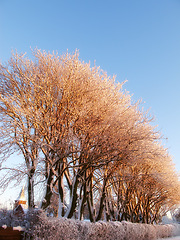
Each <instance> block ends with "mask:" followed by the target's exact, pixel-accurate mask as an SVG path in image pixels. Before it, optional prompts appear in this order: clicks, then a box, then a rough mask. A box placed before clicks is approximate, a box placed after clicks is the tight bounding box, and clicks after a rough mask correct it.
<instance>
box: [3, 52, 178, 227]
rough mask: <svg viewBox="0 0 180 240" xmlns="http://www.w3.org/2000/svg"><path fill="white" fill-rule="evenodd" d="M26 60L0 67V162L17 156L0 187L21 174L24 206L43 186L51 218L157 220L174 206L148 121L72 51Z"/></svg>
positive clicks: (171, 177)
mask: <svg viewBox="0 0 180 240" xmlns="http://www.w3.org/2000/svg"><path fill="white" fill-rule="evenodd" d="M33 54H34V60H33V61H32V60H29V59H28V58H25V56H24V55H18V54H14V55H12V57H11V59H10V60H9V62H8V63H7V64H6V65H5V64H4V65H0V80H1V81H0V118H1V124H0V154H1V161H2V163H3V162H4V161H5V160H6V159H8V158H9V156H10V155H11V154H13V153H15V152H18V153H20V154H21V155H22V156H23V158H24V166H17V168H16V169H14V168H13V169H10V170H9V172H8V174H6V175H3V177H2V178H1V182H0V184H1V185H0V186H1V188H3V187H4V188H6V186H7V185H8V184H9V182H10V181H11V180H15V179H17V180H18V181H19V180H20V179H21V177H23V176H24V175H27V179H28V205H29V208H33V207H34V190H35V188H36V186H38V183H40V182H41V183H42V182H43V186H44V196H43V198H42V204H41V208H43V209H47V208H48V207H49V206H50V205H52V199H53V196H54V195H57V196H58V216H65V217H68V218H72V217H73V216H75V217H76V218H78V219H83V214H84V212H85V211H87V210H88V215H89V218H90V220H91V221H93V222H94V221H98V220H100V219H102V218H104V217H105V218H106V219H107V220H109V219H118V220H124V219H125V220H130V221H133V222H147V223H149V222H151V223H152V222H154V221H158V220H159V219H160V217H161V216H162V215H163V214H164V213H165V212H166V211H167V210H168V209H170V208H171V207H172V206H174V205H175V204H176V203H178V201H179V200H180V195H179V193H178V192H180V191H178V190H179V189H180V185H179V181H178V176H177V174H176V173H175V171H174V168H173V166H172V161H171V157H170V156H169V155H168V152H167V150H166V149H165V148H164V147H163V146H162V145H161V136H160V135H159V133H158V132H157V131H156V130H155V128H154V127H153V126H152V125H151V124H150V122H151V119H150V118H149V117H148V115H147V114H146V113H145V112H143V111H142V110H141V109H140V107H139V103H132V101H131V97H130V95H129V94H128V93H127V92H125V91H123V90H122V84H116V83H115V78H114V77H113V78H110V77H108V76H107V74H106V73H105V72H103V71H101V70H100V69H99V68H98V67H92V68H91V67H90V64H86V63H84V62H82V61H80V60H79V58H78V52H75V53H74V54H73V55H71V54H68V53H67V54H65V55H63V56H61V57H59V56H58V55H55V54H47V53H45V52H41V51H39V50H36V51H35V52H33ZM2 166H3V165H2ZM1 170H2V171H3V170H4V168H3V167H1ZM6 170H7V169H6Z"/></svg>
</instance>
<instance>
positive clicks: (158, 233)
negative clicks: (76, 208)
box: [27, 211, 177, 240]
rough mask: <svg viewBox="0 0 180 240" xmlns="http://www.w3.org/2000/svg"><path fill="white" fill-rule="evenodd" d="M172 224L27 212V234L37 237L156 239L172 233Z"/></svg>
mask: <svg viewBox="0 0 180 240" xmlns="http://www.w3.org/2000/svg"><path fill="white" fill-rule="evenodd" d="M175 231H177V227H176V226H175V225H150V224H139V223H130V222H125V221H123V222H103V221H99V222H96V223H90V222H85V221H78V220H73V219H66V218H51V217H47V216H46V215H45V213H44V212H41V211H38V212H35V213H31V215H29V228H28V231H27V239H28V237H29V238H30V237H32V238H33V239H36V240H40V239H44V240H46V239H47V240H48V239H52V240H58V239H61V240H97V239H98V240H115V239H118V240H129V239H131V240H153V239H154V240H155V239H158V238H163V237H169V236H173V235H175Z"/></svg>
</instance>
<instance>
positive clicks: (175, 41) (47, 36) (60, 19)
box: [0, 0, 180, 171]
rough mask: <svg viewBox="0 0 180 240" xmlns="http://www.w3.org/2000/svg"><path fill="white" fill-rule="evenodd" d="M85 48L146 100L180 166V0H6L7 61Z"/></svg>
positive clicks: (1, 36) (0, 17) (1, 42)
mask: <svg viewBox="0 0 180 240" xmlns="http://www.w3.org/2000/svg"><path fill="white" fill-rule="evenodd" d="M36 47H37V48H39V49H42V50H46V51H53V50H54V51H58V53H59V54H61V53H64V52H66V50H67V49H68V50H69V52H73V51H74V50H75V49H79V52H80V58H81V59H82V60H84V61H85V62H89V61H90V62H91V63H92V64H93V63H94V61H96V65H98V66H100V67H101V68H102V69H103V70H105V71H107V73H108V75H113V74H115V75H117V78H116V80H117V81H119V82H122V81H124V80H125V79H127V80H128V82H127V83H126V84H125V86H124V88H125V89H126V90H128V91H129V92H130V94H133V99H134V100H138V99H142V100H143V101H144V102H145V103H144V106H145V109H147V108H151V110H150V112H151V114H152V115H154V116H155V117H156V122H155V123H156V124H158V126H159V129H160V130H161V132H162V133H163V135H164V136H165V137H167V138H168V141H166V142H165V144H166V147H168V148H169V152H170V154H171V155H172V156H173V159H174V163H175V164H176V169H177V171H180V125H179V124H180V0H136V1H135V0H124V1H122V0H111V1H110V0H108V1H107V0H96V1H95V0H91V1H90V0H89V1H88V0H86V1H83V0H81V1H80V0H76V1H75V0H74V1H73V0H69V1H68V0H63V1H62V0H51V1H47V0H31V1H25V0H16V1H15V0H0V61H1V62H5V61H7V60H8V58H9V57H10V55H11V51H12V50H15V49H17V51H18V52H27V54H28V55H30V52H31V50H30V48H32V49H34V48H36Z"/></svg>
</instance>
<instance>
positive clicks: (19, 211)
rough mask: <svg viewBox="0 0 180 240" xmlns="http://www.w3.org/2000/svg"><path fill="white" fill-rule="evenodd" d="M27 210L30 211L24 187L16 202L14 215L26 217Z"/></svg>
mask: <svg viewBox="0 0 180 240" xmlns="http://www.w3.org/2000/svg"><path fill="white" fill-rule="evenodd" d="M26 209H28V205H27V201H26V198H25V193H24V186H23V188H22V190H21V192H20V194H19V197H18V198H17V200H15V203H14V210H13V213H14V214H15V215H18V216H22V215H24V213H25V211H26Z"/></svg>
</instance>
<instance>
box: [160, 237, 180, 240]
mask: <svg viewBox="0 0 180 240" xmlns="http://www.w3.org/2000/svg"><path fill="white" fill-rule="evenodd" d="M159 240H180V236H176V237H171V238H161V239H159Z"/></svg>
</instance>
